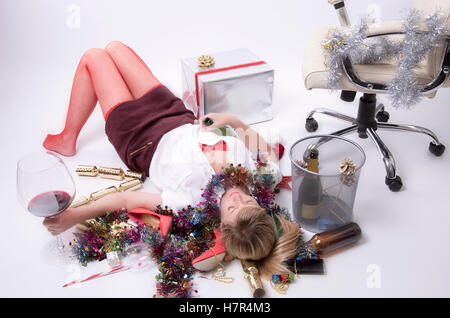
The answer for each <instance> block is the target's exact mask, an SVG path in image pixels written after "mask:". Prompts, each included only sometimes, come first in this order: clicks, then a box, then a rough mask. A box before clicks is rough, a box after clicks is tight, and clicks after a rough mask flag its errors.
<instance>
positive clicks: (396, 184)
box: [385, 176, 403, 192]
mask: <svg viewBox="0 0 450 318" xmlns="http://www.w3.org/2000/svg"><path fill="white" fill-rule="evenodd" d="M385 183H386V185H387V186H388V187H389V190H391V191H392V192H398V191H400V189H401V188H402V187H403V182H402V178H400V177H399V176H396V177H395V178H394V179H389V178H387V177H386V179H385Z"/></svg>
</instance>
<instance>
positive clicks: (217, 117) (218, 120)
mask: <svg viewBox="0 0 450 318" xmlns="http://www.w3.org/2000/svg"><path fill="white" fill-rule="evenodd" d="M207 117H209V118H210V119H212V121H213V124H212V125H210V126H205V124H204V120H205V118H207ZM200 122H201V123H202V126H203V127H204V128H206V129H216V128H222V127H224V126H226V125H229V126H231V127H233V129H234V130H235V131H236V133H237V134H238V136H239V138H240V139H241V140H242V141H243V143H244V144H245V147H247V149H248V150H250V151H251V152H252V153H254V154H257V153H258V151H259V152H260V153H267V160H269V161H272V162H278V158H277V156H276V154H275V152H274V151H273V150H272V147H271V146H270V145H269V144H268V143H267V142H266V141H265V140H264V138H263V137H262V136H261V135H259V134H258V133H257V132H256V131H255V130H253V129H252V128H250V127H249V126H248V125H246V124H245V123H244V122H242V121H241V120H240V119H239V118H237V117H235V116H233V115H230V114H222V113H209V114H207V115H205V116H203V117H202V118H200Z"/></svg>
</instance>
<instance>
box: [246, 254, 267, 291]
mask: <svg viewBox="0 0 450 318" xmlns="http://www.w3.org/2000/svg"><path fill="white" fill-rule="evenodd" d="M241 265H242V269H243V270H244V278H245V279H246V280H247V283H248V285H249V286H250V289H251V291H252V295H253V298H261V297H263V296H264V295H265V293H266V292H265V290H264V287H263V284H262V282H261V277H260V276H259V272H258V268H257V267H256V265H255V264H254V263H253V262H252V261H248V260H241Z"/></svg>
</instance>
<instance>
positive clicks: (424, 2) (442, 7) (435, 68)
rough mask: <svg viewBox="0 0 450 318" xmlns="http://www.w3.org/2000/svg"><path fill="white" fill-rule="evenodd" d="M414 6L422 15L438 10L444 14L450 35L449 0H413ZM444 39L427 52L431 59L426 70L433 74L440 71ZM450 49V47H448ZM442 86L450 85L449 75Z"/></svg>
mask: <svg viewBox="0 0 450 318" xmlns="http://www.w3.org/2000/svg"><path fill="white" fill-rule="evenodd" d="M414 8H415V9H417V10H418V11H420V12H421V13H422V14H423V15H424V16H427V15H431V14H434V13H435V12H437V11H439V12H442V14H443V15H444V16H445V18H446V19H447V20H446V22H447V23H446V25H447V32H448V34H449V35H450V0H414ZM443 45H444V41H442V43H441V44H440V45H439V46H436V47H435V48H433V49H432V50H431V52H430V53H429V58H430V59H431V61H429V63H427V65H428V68H429V69H428V71H429V73H430V74H432V75H433V76H435V75H436V74H437V73H438V72H439V71H440V63H441V61H442V57H443V55H444V54H445V52H444V50H443ZM449 49H450V48H449ZM443 87H450V77H448V78H447V80H446V81H445V83H444V84H443Z"/></svg>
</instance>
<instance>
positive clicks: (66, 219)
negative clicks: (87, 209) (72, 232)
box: [42, 208, 82, 235]
mask: <svg viewBox="0 0 450 318" xmlns="http://www.w3.org/2000/svg"><path fill="white" fill-rule="evenodd" d="M78 209H79V208H78ZM79 210H80V209H79ZM79 210H76V209H75V208H67V209H66V210H65V211H64V212H62V213H60V214H57V215H55V216H51V217H46V218H45V219H44V222H42V224H44V226H45V227H46V228H47V230H48V231H49V232H50V233H52V234H53V235H58V234H61V233H62V232H64V231H65V230H68V229H70V228H71V227H72V226H74V225H76V224H78V223H79V222H80V221H82V220H80V217H79V216H80V213H78V212H79Z"/></svg>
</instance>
